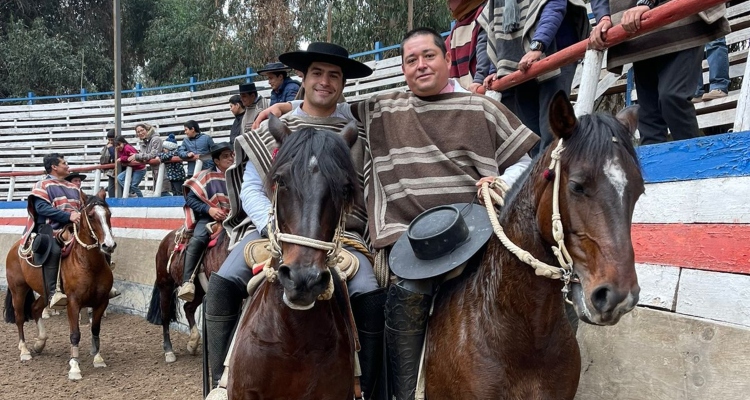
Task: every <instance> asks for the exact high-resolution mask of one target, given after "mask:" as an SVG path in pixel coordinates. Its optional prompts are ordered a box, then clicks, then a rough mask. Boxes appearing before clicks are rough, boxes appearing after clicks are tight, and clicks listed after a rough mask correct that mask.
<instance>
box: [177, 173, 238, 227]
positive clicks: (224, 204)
mask: <svg viewBox="0 0 750 400" xmlns="http://www.w3.org/2000/svg"><path fill="white" fill-rule="evenodd" d="M182 190H183V191H184V192H185V196H186V197H187V195H188V193H190V192H192V193H194V194H195V195H196V196H198V198H199V199H201V200H202V201H203V202H204V203H206V204H208V206H209V207H217V208H220V209H221V210H222V211H224V212H226V213H228V212H229V197H228V196H227V181H226V179H225V178H224V173H223V172H221V171H219V170H217V169H216V167H213V168H211V169H206V170H203V171H201V172H200V173H199V174H198V175H196V176H194V177H192V178H190V179H188V180H187V181H185V185H184V186H183V187H182ZM183 210H184V211H185V229H186V230H187V231H192V230H193V229H194V228H195V225H196V223H197V222H198V221H197V218H196V216H195V211H193V209H192V208H190V207H188V206H187V205H185V206H183Z"/></svg>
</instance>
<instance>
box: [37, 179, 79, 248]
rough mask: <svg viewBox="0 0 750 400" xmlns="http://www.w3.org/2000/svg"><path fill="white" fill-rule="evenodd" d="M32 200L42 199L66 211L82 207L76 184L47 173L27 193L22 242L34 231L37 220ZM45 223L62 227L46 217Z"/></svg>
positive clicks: (55, 228) (54, 227)
mask: <svg viewBox="0 0 750 400" xmlns="http://www.w3.org/2000/svg"><path fill="white" fill-rule="evenodd" d="M32 200H33V201H32ZM34 201H44V202H47V203H49V204H50V205H52V207H54V208H57V209H58V210H63V211H67V212H73V211H80V210H81V209H82V208H83V202H82V201H81V190H80V189H79V188H78V187H77V186H76V185H74V184H72V183H70V182H68V181H66V180H65V179H56V178H53V177H52V176H50V175H47V177H46V178H45V179H43V180H41V181H39V182H37V183H36V184H35V185H34V188H33V189H32V190H31V194H29V199H28V203H27V205H26V209H27V211H28V214H29V216H28V218H27V220H26V228H25V229H24V231H23V240H24V242H26V239H27V238H28V237H29V235H30V234H31V233H32V232H33V231H34V228H35V225H36V221H37V215H36V209H34ZM45 223H46V224H49V225H50V226H52V229H54V230H58V229H61V228H62V227H63V226H62V224H60V223H58V222H56V221H52V220H50V219H47V220H46V221H45Z"/></svg>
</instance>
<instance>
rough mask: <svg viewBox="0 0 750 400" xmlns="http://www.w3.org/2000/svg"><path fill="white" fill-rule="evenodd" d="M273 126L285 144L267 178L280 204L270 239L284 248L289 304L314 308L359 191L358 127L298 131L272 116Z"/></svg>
mask: <svg viewBox="0 0 750 400" xmlns="http://www.w3.org/2000/svg"><path fill="white" fill-rule="evenodd" d="M269 130H270V132H271V134H272V135H273V137H274V138H275V139H276V141H277V143H278V145H279V150H278V153H277V154H276V159H275V161H274V164H273V165H272V167H271V169H270V171H269V172H268V175H267V179H266V190H267V192H268V193H269V197H270V198H271V199H272V203H273V207H274V211H273V213H274V215H273V218H272V221H271V222H270V224H269V238H271V240H272V245H273V242H274V241H276V242H278V243H279V246H280V250H281V251H280V254H279V259H278V262H277V275H278V279H279V281H280V283H281V285H282V286H283V288H284V301H285V303H286V304H287V305H288V306H289V307H291V308H295V309H308V308H311V307H312V306H313V305H314V303H315V300H316V299H318V298H319V296H320V295H321V294H323V293H324V292H325V291H326V290H327V289H328V287H329V285H330V284H331V282H332V281H331V279H332V277H331V270H330V269H329V267H330V266H332V261H333V260H335V258H336V255H337V253H338V249H339V246H340V245H339V244H338V243H337V242H338V237H337V235H338V234H339V233H340V232H342V231H343V230H344V224H343V222H344V221H345V215H346V212H347V211H348V210H349V209H350V208H351V206H352V205H353V204H354V201H355V198H356V196H357V195H358V193H359V190H358V184H357V182H358V181H357V174H356V171H355V169H354V164H353V163H352V160H351V156H350V154H349V149H350V148H351V146H353V145H354V143H356V141H357V128H356V125H355V124H354V123H350V124H349V125H347V126H346V127H345V128H344V130H343V131H342V132H341V134H336V133H333V132H330V131H326V130H320V129H314V128H304V129H301V130H299V131H297V132H294V133H292V132H291V131H290V129H289V128H288V127H287V126H286V125H284V124H283V123H282V122H281V121H280V120H278V119H277V118H275V117H272V118H270V121H269ZM274 219H275V220H274ZM333 264H335V261H334V262H333Z"/></svg>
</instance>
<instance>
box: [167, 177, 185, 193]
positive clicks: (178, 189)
mask: <svg viewBox="0 0 750 400" xmlns="http://www.w3.org/2000/svg"><path fill="white" fill-rule="evenodd" d="M169 184H170V186H171V189H172V194H173V195H174V196H184V195H185V192H184V191H183V189H182V185H184V184H185V181H169Z"/></svg>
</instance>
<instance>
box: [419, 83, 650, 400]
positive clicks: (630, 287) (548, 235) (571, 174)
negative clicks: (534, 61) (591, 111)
mask: <svg viewBox="0 0 750 400" xmlns="http://www.w3.org/2000/svg"><path fill="white" fill-rule="evenodd" d="M549 115H550V126H551V128H552V131H553V132H554V134H555V135H556V136H557V139H558V140H557V141H555V142H553V143H552V145H550V146H549V148H547V149H546V151H545V152H544V153H543V154H542V155H540V156H539V157H538V158H537V159H536V160H535V163H534V164H533V165H532V166H531V167H530V168H529V170H530V172H527V173H526V175H525V176H524V178H523V181H521V182H518V183H517V184H516V188H514V190H513V191H511V193H510V194H509V196H508V197H507V199H506V206H505V207H503V209H502V212H501V215H500V218H499V221H500V225H501V226H502V227H503V228H504V230H505V232H506V234H507V236H508V237H509V238H510V239H511V240H512V241H513V243H515V244H516V245H518V246H519V247H521V248H523V249H524V250H527V251H529V252H530V253H531V254H532V255H533V256H534V257H535V258H537V259H539V260H540V261H543V262H545V263H547V264H549V265H556V263H557V262H556V260H557V258H556V256H555V255H554V254H553V252H552V250H551V248H550V247H551V246H557V242H556V241H555V240H554V239H553V235H552V213H553V211H552V210H553V191H554V185H553V182H552V181H554V178H555V176H554V174H553V173H551V171H554V170H547V168H548V166H549V165H550V160H551V156H552V153H553V150H554V149H555V147H556V145H557V144H558V142H559V141H560V140H562V143H563V151H562V153H561V159H560V161H559V162H560V163H561V168H560V170H559V171H560V172H559V173H560V176H559V178H560V179H559V210H560V214H561V221H562V225H563V228H564V233H565V236H564V243H565V246H566V247H567V249H568V250H569V253H570V256H571V258H572V264H573V269H572V273H573V278H572V279H571V281H570V286H571V292H570V294H571V300H572V303H573V305H574V308H575V311H576V314H577V315H578V317H579V318H580V319H581V320H582V321H584V322H587V323H591V324H596V325H614V324H616V323H617V322H618V321H619V319H620V317H622V316H623V315H624V314H625V313H627V312H628V311H630V310H632V309H633V307H635V306H636V304H637V303H638V294H639V291H640V288H639V286H638V278H637V276H636V271H635V262H634V252H633V245H632V242H631V238H630V230H631V223H632V217H633V209H634V207H635V203H636V201H637V200H638V198H639V196H640V195H641V194H642V193H643V191H644V183H643V177H642V175H641V171H640V166H639V163H638V159H637V156H636V153H635V150H634V148H633V145H632V133H633V132H634V131H635V127H636V125H637V111H636V109H634V108H628V109H625V110H623V111H622V112H621V113H620V114H618V116H617V118H615V117H613V116H610V115H601V114H599V115H587V116H583V117H581V118H580V119H577V118H576V116H575V114H574V111H573V107H572V106H571V104H570V102H569V101H568V98H567V96H565V95H564V94H563V93H562V92H560V93H558V94H557V95H556V96H555V98H554V99H553V101H552V104H551V106H550V113H549ZM477 261H478V262H477ZM473 264H474V265H472V264H471V263H470V264H469V266H468V267H467V271H466V272H465V273H464V274H463V276H462V277H459V278H458V279H454V280H453V281H449V282H447V283H446V284H444V285H443V286H442V287H441V288H440V291H439V293H438V296H437V299H436V303H435V313H434V315H433V316H432V317H431V319H430V321H429V331H428V334H427V342H426V348H425V351H426V355H425V357H426V359H425V362H426V371H425V373H426V387H425V389H426V391H425V394H426V396H427V398H428V399H430V400H434V399H459V398H461V399H556V400H563V399H571V400H572V399H573V398H574V397H575V394H576V390H577V388H578V379H579V374H580V369H581V360H580V353H579V348H578V343H577V342H576V338H575V335H574V333H573V331H572V329H571V326H570V324H569V323H568V321H567V320H566V318H565V316H564V311H563V309H564V299H563V295H562V294H561V290H562V289H563V286H564V284H563V281H562V280H557V279H548V278H545V277H541V276H537V275H535V272H534V269H533V268H532V267H530V266H528V265H526V264H524V263H523V262H522V261H520V259H519V258H518V257H516V256H515V255H513V254H512V253H511V252H510V251H508V250H507V249H506V248H505V247H504V246H503V244H501V242H500V241H499V240H498V238H497V237H493V238H492V239H490V242H489V243H488V245H487V248H486V250H485V251H484V253H483V254H481V253H480V254H478V255H477V256H476V257H475V260H473Z"/></svg>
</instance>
